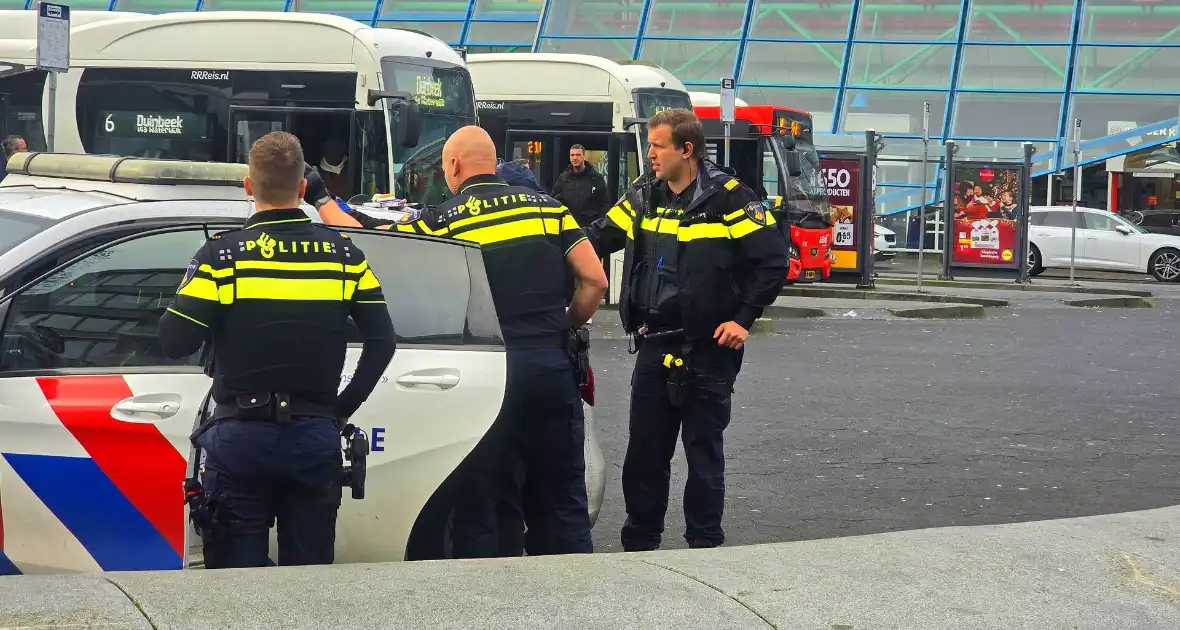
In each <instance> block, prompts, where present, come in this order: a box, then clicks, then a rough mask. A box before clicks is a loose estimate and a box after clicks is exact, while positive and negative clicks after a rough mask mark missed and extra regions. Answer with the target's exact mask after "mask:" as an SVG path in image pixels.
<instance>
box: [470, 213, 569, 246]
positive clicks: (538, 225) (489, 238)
mask: <svg viewBox="0 0 1180 630" xmlns="http://www.w3.org/2000/svg"><path fill="white" fill-rule="evenodd" d="M560 226H561V223H560V222H559V221H558V220H557V219H539V218H532V219H521V220H520V221H513V222H511V223H504V224H501V225H489V226H487V227H482V228H476V229H474V230H468V231H466V232H463V233H462V234H456V235H455V238H457V239H460V240H464V241H471V242H473V243H479V244H480V245H490V244H492V243H502V242H504V241H511V240H515V239H518V238H525V237H526V236H541V235H544V234H557V233H558V228H559V227H560Z"/></svg>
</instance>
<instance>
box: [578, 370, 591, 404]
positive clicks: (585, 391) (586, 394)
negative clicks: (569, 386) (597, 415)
mask: <svg viewBox="0 0 1180 630" xmlns="http://www.w3.org/2000/svg"><path fill="white" fill-rule="evenodd" d="M578 389H579V390H580V392H581V394H582V400H584V401H586V404H587V405H590V406H591V407H593V406H594V368H590V367H587V369H586V384H585V385H583V386H581V387H579V388H578Z"/></svg>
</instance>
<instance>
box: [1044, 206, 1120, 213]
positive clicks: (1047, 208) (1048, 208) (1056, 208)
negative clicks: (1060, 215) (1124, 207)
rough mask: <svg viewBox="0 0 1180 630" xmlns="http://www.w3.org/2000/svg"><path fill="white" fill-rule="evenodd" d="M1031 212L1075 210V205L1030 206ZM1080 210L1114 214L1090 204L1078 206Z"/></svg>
mask: <svg viewBox="0 0 1180 630" xmlns="http://www.w3.org/2000/svg"><path fill="white" fill-rule="evenodd" d="M1028 211H1029V212H1073V206H1029V209H1028ZM1078 212H1106V213H1108V214H1114V213H1113V212H1110V211H1108V210H1103V209H1102V208H1091V207H1089V206H1078Z"/></svg>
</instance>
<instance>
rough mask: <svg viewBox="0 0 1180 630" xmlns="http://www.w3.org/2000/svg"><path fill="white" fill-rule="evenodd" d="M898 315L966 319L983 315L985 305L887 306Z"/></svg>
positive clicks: (893, 313) (888, 309) (916, 317)
mask: <svg viewBox="0 0 1180 630" xmlns="http://www.w3.org/2000/svg"><path fill="white" fill-rule="evenodd" d="M885 310H887V311H889V313H890V314H892V315H896V316H897V317H910V318H914V319H966V318H975V317H983V316H984V315H985V314H986V313H985V312H984V309H983V306H980V305H979V304H943V305H940V306H919V307H917V308H887V309H885Z"/></svg>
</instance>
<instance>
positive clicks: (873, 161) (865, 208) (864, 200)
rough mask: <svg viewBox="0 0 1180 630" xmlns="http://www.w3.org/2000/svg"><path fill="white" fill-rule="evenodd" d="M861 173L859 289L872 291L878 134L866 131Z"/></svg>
mask: <svg viewBox="0 0 1180 630" xmlns="http://www.w3.org/2000/svg"><path fill="white" fill-rule="evenodd" d="M864 160H865V161H864V165H863V166H862V168H861V173H860V207H859V208H857V209H856V224H855V226H854V227H853V233H854V234H855V235H856V238H857V241H856V259H857V262H859V263H860V282H859V283H857V285H856V288H858V289H872V288H874V287H875V286H876V284H875V283H874V282H873V219H874V215H875V214H876V212H877V210H876V203H875V202H876V200H875V199H874V198H873V178H874V177H876V169H877V132H876V131H873V130H872V129H866V130H865V158H864Z"/></svg>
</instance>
